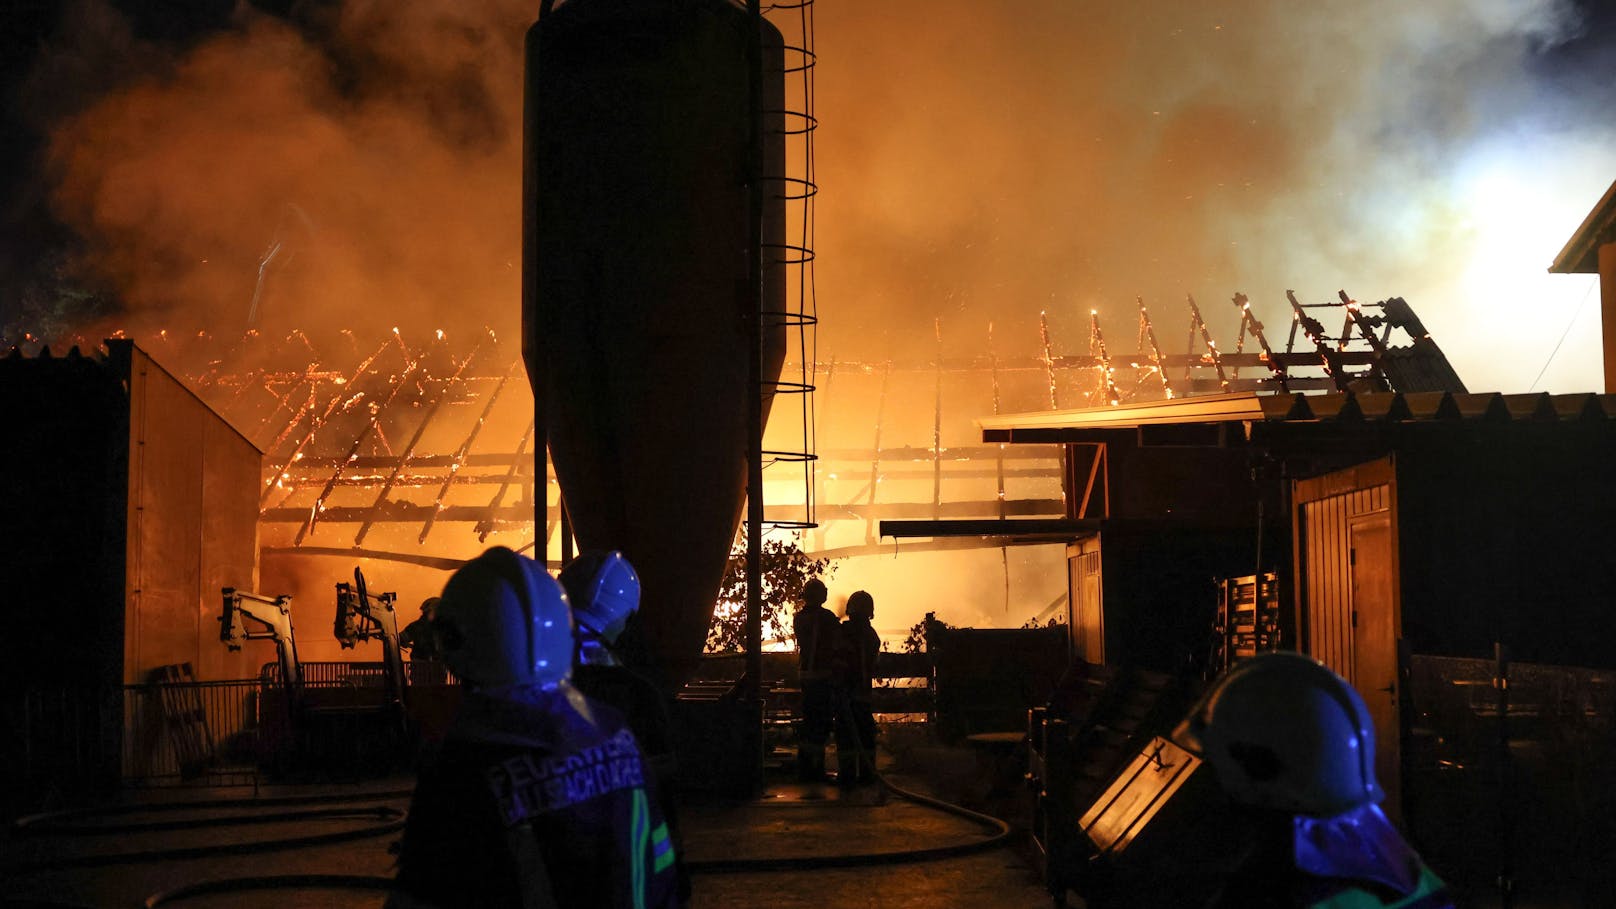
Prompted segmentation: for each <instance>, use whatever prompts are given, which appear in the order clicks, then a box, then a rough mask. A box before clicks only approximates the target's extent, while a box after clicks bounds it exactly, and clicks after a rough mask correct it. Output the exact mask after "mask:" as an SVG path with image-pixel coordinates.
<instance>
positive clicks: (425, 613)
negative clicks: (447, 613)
mask: <svg viewBox="0 0 1616 909" xmlns="http://www.w3.org/2000/svg"><path fill="white" fill-rule="evenodd" d="M437 609H438V598H437V597H427V598H426V599H425V600H423V601H421V617H420V618H418V619H416V620H415V621H413V622H411V623H409V624H408V625H405V626H404V630H403V631H400V632H399V633H398V646H399V647H400V648H402V649H404V650H408V651H409V652H410V659H412V660H435V659H437V658H438V639H437V636H436V635H434V634H433V633H432V617H433V616H434V615H435V614H436V613H437Z"/></svg>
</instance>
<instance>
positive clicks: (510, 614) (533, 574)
mask: <svg viewBox="0 0 1616 909" xmlns="http://www.w3.org/2000/svg"><path fill="white" fill-rule="evenodd" d="M432 624H433V628H434V629H435V630H436V631H437V633H438V641H439V643H440V644H441V646H442V648H443V661H444V662H445V663H446V664H448V666H449V670H450V671H451V672H453V673H454V674H455V675H456V676H458V677H460V679H462V680H463V681H465V682H467V683H469V684H472V685H475V686H477V687H479V688H501V687H506V686H511V685H540V686H542V687H545V688H552V687H555V686H556V685H558V684H560V683H562V682H564V681H566V680H567V679H568V677H569V676H570V675H571V673H572V610H571V608H570V607H569V606H568V603H567V593H566V591H565V590H563V589H562V588H561V585H560V584H559V583H557V581H556V579H555V578H553V577H551V576H550V573H549V572H548V571H545V569H544V566H543V565H541V564H539V563H538V562H535V561H534V560H532V559H530V558H528V557H527V556H523V555H518V554H517V553H515V552H512V551H511V550H509V549H506V548H505V547H503V546H495V547H493V548H492V549H489V550H487V551H486V552H484V553H483V554H482V555H480V556H478V557H477V558H475V559H472V560H471V561H470V562H467V563H466V564H465V565H462V566H461V567H460V568H459V569H458V570H457V571H455V573H454V575H453V576H451V577H450V578H449V583H448V584H445V585H444V588H443V596H442V597H441V598H440V599H439V601H438V608H437V617H436V618H435V619H433V623H432Z"/></svg>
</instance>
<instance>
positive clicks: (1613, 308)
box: [1599, 243, 1616, 394]
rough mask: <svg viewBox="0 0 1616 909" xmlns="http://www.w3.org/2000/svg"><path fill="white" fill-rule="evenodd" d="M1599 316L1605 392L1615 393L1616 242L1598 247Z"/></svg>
mask: <svg viewBox="0 0 1616 909" xmlns="http://www.w3.org/2000/svg"><path fill="white" fill-rule="evenodd" d="M1599 317H1600V320H1601V321H1600V329H1599V330H1600V333H1601V337H1602V338H1603V340H1604V357H1605V393H1606V394H1616V243H1606V244H1604V245H1602V246H1600V247H1599Z"/></svg>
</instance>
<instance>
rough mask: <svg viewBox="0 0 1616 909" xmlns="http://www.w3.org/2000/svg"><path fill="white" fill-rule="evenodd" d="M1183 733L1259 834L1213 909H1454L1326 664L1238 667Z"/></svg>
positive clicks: (1363, 724) (1363, 715) (1279, 658)
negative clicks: (1389, 808)
mask: <svg viewBox="0 0 1616 909" xmlns="http://www.w3.org/2000/svg"><path fill="white" fill-rule="evenodd" d="M1173 737H1174V738H1175V739H1176V740H1177V741H1178V743H1179V744H1180V745H1183V746H1184V747H1185V748H1188V749H1189V750H1191V751H1193V752H1195V753H1197V754H1199V755H1200V756H1201V757H1202V758H1204V759H1205V760H1206V762H1207V763H1208V764H1210V765H1211V767H1212V769H1213V772H1214V773H1215V774H1216V775H1217V779H1218V783H1219V784H1220V786H1221V787H1222V788H1223V790H1224V791H1225V792H1226V793H1227V794H1228V796H1229V797H1230V799H1231V800H1232V801H1233V802H1234V803H1235V804H1236V805H1238V806H1240V807H1241V808H1242V809H1244V810H1246V811H1248V812H1250V813H1251V815H1252V821H1253V824H1254V827H1255V830H1256V837H1255V840H1254V843H1253V845H1252V846H1251V847H1250V848H1248V849H1247V850H1246V852H1245V855H1244V856H1243V857H1242V861H1241V862H1240V863H1239V866H1238V867H1237V868H1235V869H1234V870H1233V872H1232V874H1231V875H1230V876H1229V877H1228V879H1227V882H1226V883H1225V885H1224V886H1223V887H1222V889H1221V891H1220V892H1218V893H1216V894H1215V895H1213V896H1212V898H1211V899H1210V900H1209V901H1208V902H1207V903H1206V904H1205V905H1206V906H1208V907H1230V909H1233V907H1243V909H1259V907H1270V906H1284V907H1317V909H1375V907H1404V909H1416V907H1417V909H1444V907H1452V906H1453V900H1452V897H1451V896H1450V895H1449V894H1448V891H1447V888H1446V887H1445V886H1444V885H1443V883H1442V881H1441V880H1440V879H1439V878H1437V876H1436V875H1435V874H1433V873H1432V872H1431V870H1430V869H1429V868H1427V867H1425V863H1424V862H1423V861H1421V860H1420V857H1419V855H1418V854H1417V853H1416V852H1415V851H1414V849H1413V848H1412V847H1411V846H1409V845H1408V843H1406V842H1405V841H1404V840H1403V838H1402V836H1400V835H1399V834H1398V832H1397V830H1396V829H1395V828H1394V827H1393V826H1392V825H1391V822H1390V821H1388V820H1387V819H1386V815H1385V814H1383V813H1382V812H1381V810H1380V806H1379V805H1378V804H1377V803H1378V802H1379V801H1380V800H1381V798H1382V793H1381V790H1380V786H1379V785H1378V784H1377V783H1376V782H1375V734H1374V726H1373V723H1372V722H1371V720H1370V717H1369V711H1368V710H1367V709H1366V708H1365V707H1364V703H1363V699H1362V698H1361V697H1359V696H1358V692H1356V691H1354V690H1353V688H1352V686H1351V685H1348V684H1347V683H1346V682H1345V681H1344V680H1343V679H1342V678H1341V677H1340V676H1338V675H1336V674H1335V673H1334V672H1331V671H1330V670H1329V669H1328V668H1326V667H1325V666H1324V665H1323V664H1321V663H1318V662H1316V661H1314V660H1312V659H1309V658H1308V657H1305V656H1303V655H1301V654H1298V653H1265V654H1261V655H1258V656H1256V657H1252V658H1250V659H1248V660H1245V661H1244V662H1241V663H1238V664H1236V665H1235V666H1234V667H1233V668H1231V669H1230V670H1229V671H1228V672H1226V673H1225V674H1224V675H1223V677H1222V678H1220V679H1219V680H1218V681H1217V683H1216V684H1214V685H1213V687H1212V690H1211V691H1210V692H1208V693H1207V695H1206V697H1204V698H1202V700H1201V702H1200V703H1199V704H1198V705H1197V706H1196V707H1195V709H1194V710H1192V711H1191V712H1190V715H1189V716H1188V717H1187V718H1186V719H1185V720H1184V722H1183V723H1181V724H1180V725H1179V727H1178V729H1177V730H1176V731H1175V732H1174V736H1173Z"/></svg>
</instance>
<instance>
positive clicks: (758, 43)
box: [742, 0, 764, 775]
mask: <svg viewBox="0 0 1616 909" xmlns="http://www.w3.org/2000/svg"><path fill="white" fill-rule="evenodd" d="M746 13H747V17H748V21H749V25H748V27H749V28H750V29H751V34H750V36H749V37H750V39H751V40H750V41H749V42H748V44H747V54H746V56H747V100H748V109H749V112H750V121H751V122H750V123H749V124H748V138H749V141H748V145H747V155H746V162H747V227H748V237H747V250H746V256H747V275H746V296H747V300H746V306H747V315H748V321H749V324H750V326H751V333H752V334H751V338H750V339H749V340H750V343H749V344H748V346H747V358H746V359H747V370H746V373H747V399H746V424H747V453H746V454H747V476H746V679H745V689H744V690H743V691H742V697H743V698H745V699H746V700H748V701H755V700H756V699H757V696H758V691H759V688H758V685H759V682H760V680H761V678H762V673H763V340H764V332H763V312H762V310H763V179H762V176H763V10H762V7H761V6H760V4H759V0H747V3H746ZM757 724H758V725H757V728H756V730H755V734H756V737H757V738H756V741H757V743H758V746H759V755H758V759H759V766H758V772H759V774H760V775H761V772H762V763H761V762H762V751H761V747H762V735H763V729H762V725H761V724H762V714H761V712H759V714H758V717H757Z"/></svg>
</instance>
